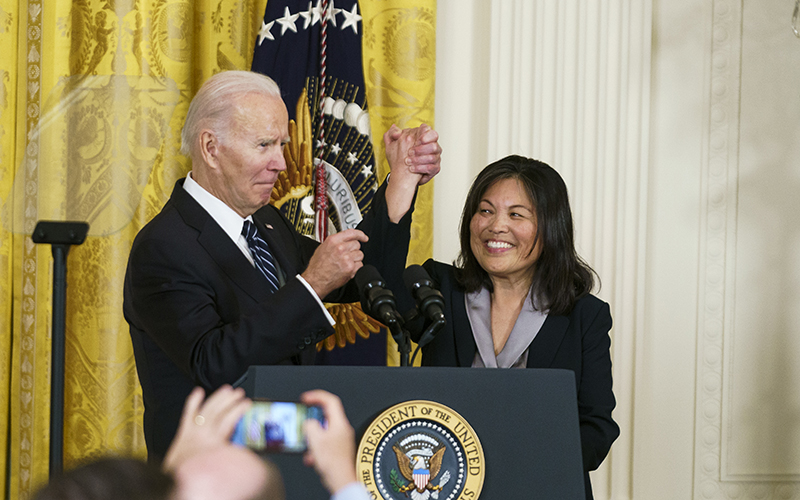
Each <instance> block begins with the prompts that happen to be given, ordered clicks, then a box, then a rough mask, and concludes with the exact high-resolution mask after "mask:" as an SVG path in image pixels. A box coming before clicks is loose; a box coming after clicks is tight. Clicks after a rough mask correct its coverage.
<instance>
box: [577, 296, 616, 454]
mask: <svg viewBox="0 0 800 500" xmlns="http://www.w3.org/2000/svg"><path fill="white" fill-rule="evenodd" d="M587 313H594V314H593V315H591V314H587ZM580 321H581V325H582V327H581V329H582V342H581V344H582V368H581V371H580V373H581V375H580V377H581V379H580V381H579V382H580V383H579V389H578V416H579V419H580V432H581V445H582V448H583V467H584V470H595V469H597V467H599V466H600V463H601V462H602V461H603V459H604V458H605V457H606V455H607V454H608V451H609V449H610V448H611V443H613V442H614V440H615V439H616V438H617V436H619V426H617V424H616V423H615V422H614V420H613V419H612V418H611V411H612V410H613V409H614V406H615V405H616V400H615V399H614V392H613V391H612V381H611V355H610V348H611V339H610V337H609V335H608V332H609V331H610V330H611V312H610V310H609V307H608V304H606V303H603V304H602V306H601V307H600V308H590V309H589V310H588V311H586V313H584V314H582V315H581V317H580ZM583 325H585V326H583Z"/></svg>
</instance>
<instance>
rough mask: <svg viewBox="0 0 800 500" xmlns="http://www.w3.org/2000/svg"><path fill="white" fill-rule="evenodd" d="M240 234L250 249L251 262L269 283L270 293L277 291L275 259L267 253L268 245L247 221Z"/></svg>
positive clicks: (253, 225)
mask: <svg viewBox="0 0 800 500" xmlns="http://www.w3.org/2000/svg"><path fill="white" fill-rule="evenodd" d="M242 234H243V235H244V238H245V239H246V240H247V246H249V247H250V253H251V254H252V255H253V262H255V264H256V267H257V268H258V270H259V271H261V274H263V275H264V277H265V278H267V281H269V285H270V289H271V291H273V292H275V291H277V290H278V270H277V268H276V266H275V258H274V257H273V256H272V253H271V252H270V251H269V245H267V242H266V241H264V240H263V239H261V237H260V236H259V235H258V231H257V230H256V225H255V224H253V223H252V222H250V221H249V220H246V221H244V226H243V227H242Z"/></svg>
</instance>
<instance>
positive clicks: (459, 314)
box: [450, 289, 477, 367]
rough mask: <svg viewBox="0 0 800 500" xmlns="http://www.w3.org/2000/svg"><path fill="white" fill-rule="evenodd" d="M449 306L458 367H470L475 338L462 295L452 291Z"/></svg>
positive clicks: (473, 353)
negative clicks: (451, 310) (451, 311)
mask: <svg viewBox="0 0 800 500" xmlns="http://www.w3.org/2000/svg"><path fill="white" fill-rule="evenodd" d="M450 306H451V307H452V308H453V314H452V315H451V317H452V318H453V325H452V327H451V328H453V334H454V335H453V338H454V339H455V343H456V357H457V358H458V366H467V367H469V366H472V362H473V361H474V360H475V351H476V350H477V346H476V345H475V338H474V337H473V335H472V326H470V324H469V317H468V316H467V306H466V304H465V303H464V293H463V292H461V291H459V290H456V289H454V290H453V292H452V293H451V294H450Z"/></svg>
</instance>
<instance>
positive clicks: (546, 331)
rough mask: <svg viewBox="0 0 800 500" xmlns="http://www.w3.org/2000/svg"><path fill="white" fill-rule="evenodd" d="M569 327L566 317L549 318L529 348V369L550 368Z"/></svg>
mask: <svg viewBox="0 0 800 500" xmlns="http://www.w3.org/2000/svg"><path fill="white" fill-rule="evenodd" d="M567 327H569V318H568V317H566V316H547V319H546V320H545V321H544V324H543V325H542V328H541V330H539V333H538V334H537V335H536V338H534V339H533V342H532V343H531V346H530V347H529V348H528V364H527V366H528V368H549V367H550V366H551V365H552V364H553V359H555V356H556V352H557V351H558V348H559V346H560V345H561V341H562V340H564V334H565V333H566V332H567Z"/></svg>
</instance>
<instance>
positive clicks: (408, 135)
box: [383, 125, 442, 223]
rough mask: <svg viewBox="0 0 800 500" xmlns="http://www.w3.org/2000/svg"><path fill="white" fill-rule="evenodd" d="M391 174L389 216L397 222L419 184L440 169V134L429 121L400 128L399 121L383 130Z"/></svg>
mask: <svg viewBox="0 0 800 500" xmlns="http://www.w3.org/2000/svg"><path fill="white" fill-rule="evenodd" d="M383 142H384V145H385V146H386V159H387V160H388V161H389V166H390V167H391V169H392V177H391V179H390V180H389V181H388V182H389V184H388V185H387V187H386V207H387V209H388V212H389V220H390V221H392V222H394V223H397V222H399V221H400V219H402V218H403V216H404V215H405V214H406V213H407V212H408V210H409V209H410V208H411V202H412V201H413V200H414V194H415V193H416V190H417V187H418V186H421V185H423V184H425V183H426V182H428V181H429V180H431V179H432V178H433V176H434V175H436V174H437V173H439V169H440V164H441V157H442V148H441V147H439V134H438V133H436V131H435V130H433V129H432V128H430V127H429V126H427V125H420V126H419V127H417V128H413V129H403V130H400V129H399V128H397V126H396V125H392V127H391V128H390V129H389V130H387V131H386V133H385V134H383Z"/></svg>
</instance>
